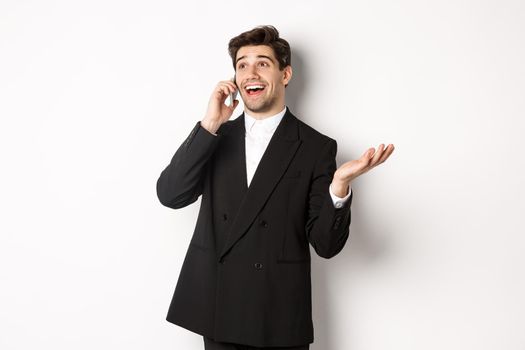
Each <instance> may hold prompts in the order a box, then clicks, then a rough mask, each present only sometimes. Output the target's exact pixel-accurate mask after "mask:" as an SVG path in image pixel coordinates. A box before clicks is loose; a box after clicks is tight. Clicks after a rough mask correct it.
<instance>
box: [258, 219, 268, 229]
mask: <svg viewBox="0 0 525 350" xmlns="http://www.w3.org/2000/svg"><path fill="white" fill-rule="evenodd" d="M260 224H261V226H262V227H268V223H267V222H266V221H264V220H261V222H260Z"/></svg>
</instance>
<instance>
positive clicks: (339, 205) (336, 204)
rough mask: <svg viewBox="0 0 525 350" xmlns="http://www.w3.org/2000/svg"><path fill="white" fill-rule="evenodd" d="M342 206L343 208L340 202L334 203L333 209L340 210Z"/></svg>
mask: <svg viewBox="0 0 525 350" xmlns="http://www.w3.org/2000/svg"><path fill="white" fill-rule="evenodd" d="M342 206H343V203H341V202H336V203H335V207H336V208H341V207H342Z"/></svg>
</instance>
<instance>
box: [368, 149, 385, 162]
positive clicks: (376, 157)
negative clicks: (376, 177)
mask: <svg viewBox="0 0 525 350" xmlns="http://www.w3.org/2000/svg"><path fill="white" fill-rule="evenodd" d="M384 148H385V145H384V144H380V145H379V147H378V148H377V152H376V153H375V154H374V157H373V158H372V160H371V161H370V164H369V165H370V166H371V167H374V166H376V165H377V162H378V161H379V159H380V158H381V155H382V154H383V151H384Z"/></svg>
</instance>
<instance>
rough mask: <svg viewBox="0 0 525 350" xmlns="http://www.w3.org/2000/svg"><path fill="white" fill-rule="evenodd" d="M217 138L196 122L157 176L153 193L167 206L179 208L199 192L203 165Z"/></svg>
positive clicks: (194, 199)
mask: <svg viewBox="0 0 525 350" xmlns="http://www.w3.org/2000/svg"><path fill="white" fill-rule="evenodd" d="M218 140H219V138H218V137H217V136H214V135H212V134H210V132H208V131H207V130H205V129H204V128H203V127H201V125H200V122H198V123H197V124H196V125H195V127H194V128H193V130H192V131H191V132H190V134H189V136H188V137H187V138H186V140H185V141H184V142H183V143H182V145H181V146H180V147H179V149H178V150H177V152H175V155H174V156H173V157H172V159H171V162H170V164H169V165H168V166H167V167H166V168H165V169H164V170H163V171H162V173H161V174H160V177H159V179H158V180H157V197H158V198H159V201H160V202H161V203H162V205H165V206H167V207H169V208H173V209H178V208H183V207H185V206H187V205H189V204H191V203H193V202H195V201H196V200H197V198H199V196H200V195H201V194H202V179H203V174H204V169H205V166H206V164H207V162H208V160H209V158H210V157H211V155H212V154H213V151H214V150H215V147H216V145H217V142H218Z"/></svg>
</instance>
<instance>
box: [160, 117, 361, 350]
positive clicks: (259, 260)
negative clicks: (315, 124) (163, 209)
mask: <svg viewBox="0 0 525 350" xmlns="http://www.w3.org/2000/svg"><path fill="white" fill-rule="evenodd" d="M217 134H218V136H214V135H212V134H210V133H209V132H208V131H207V130H205V129H204V128H202V127H201V126H200V122H198V123H197V124H196V125H195V127H194V128H193V130H192V131H191V133H190V135H189V136H188V137H187V139H186V140H185V141H184V143H183V144H182V145H181V146H180V147H179V149H178V150H177V152H176V153H175V155H174V156H173V158H172V159H171V162H170V164H169V165H168V166H167V167H166V168H165V169H164V170H163V171H162V173H161V175H160V177H159V179H158V181H157V196H158V198H159V200H160V202H161V203H162V204H163V205H165V206H167V207H170V208H173V209H177V208H182V207H185V206H187V205H189V204H191V203H193V202H195V201H196V200H197V199H198V197H199V196H201V195H202V199H201V204H200V211H199V215H198V218H197V223H196V226H195V230H194V232H193V235H192V238H191V242H190V244H189V247H188V251H187V253H186V257H185V259H184V263H183V265H182V268H181V272H180V275H179V279H178V282H177V286H176V288H175V293H174V295H173V299H172V301H171V304H170V307H169V311H168V314H167V317H166V319H167V320H168V321H169V322H172V323H174V324H176V325H179V326H181V327H184V328H186V329H188V330H191V331H193V332H196V333H198V334H202V335H205V336H208V337H210V338H213V339H215V340H216V341H221V342H232V343H237V344H246V345H251V346H256V347H272V346H281V347H283V346H298V345H304V344H308V343H312V342H313V340H314V338H313V323H312V306H311V305H312V303H311V279H310V249H309V243H310V244H311V245H312V246H313V248H314V250H315V252H316V253H317V254H318V255H320V256H322V257H324V258H331V257H333V256H334V255H336V254H337V253H339V252H340V251H341V249H342V248H343V246H344V245H345V243H346V240H347V238H348V234H349V225H350V204H351V200H352V198H351V197H350V199H349V200H348V201H347V202H346V204H345V205H344V206H343V207H342V208H339V209H336V208H335V207H334V205H333V202H332V199H331V197H330V194H329V190H328V186H329V185H330V183H331V180H332V176H333V174H334V172H335V170H336V162H335V156H336V152H337V143H336V141H335V140H333V139H331V138H329V137H327V136H325V135H323V134H321V133H319V132H317V131H316V130H314V129H313V128H311V127H310V126H308V125H306V124H305V123H304V122H302V121H300V120H299V119H297V118H296V117H295V116H294V115H292V113H291V112H290V111H289V110H287V112H286V113H285V115H284V117H283V119H282V120H281V122H280V123H279V125H278V126H277V129H276V130H275V133H274V134H273V136H272V138H271V140H270V143H269V144H268V147H267V149H266V151H265V153H264V155H263V157H262V159H261V161H260V163H259V165H258V168H257V170H256V172H255V174H254V176H253V179H252V181H251V183H250V186H249V187H247V180H246V156H245V128H244V114H242V115H241V116H240V117H238V118H237V119H235V120H231V121H228V122H226V123H224V124H223V125H221V127H220V128H219V130H218V131H217Z"/></svg>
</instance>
